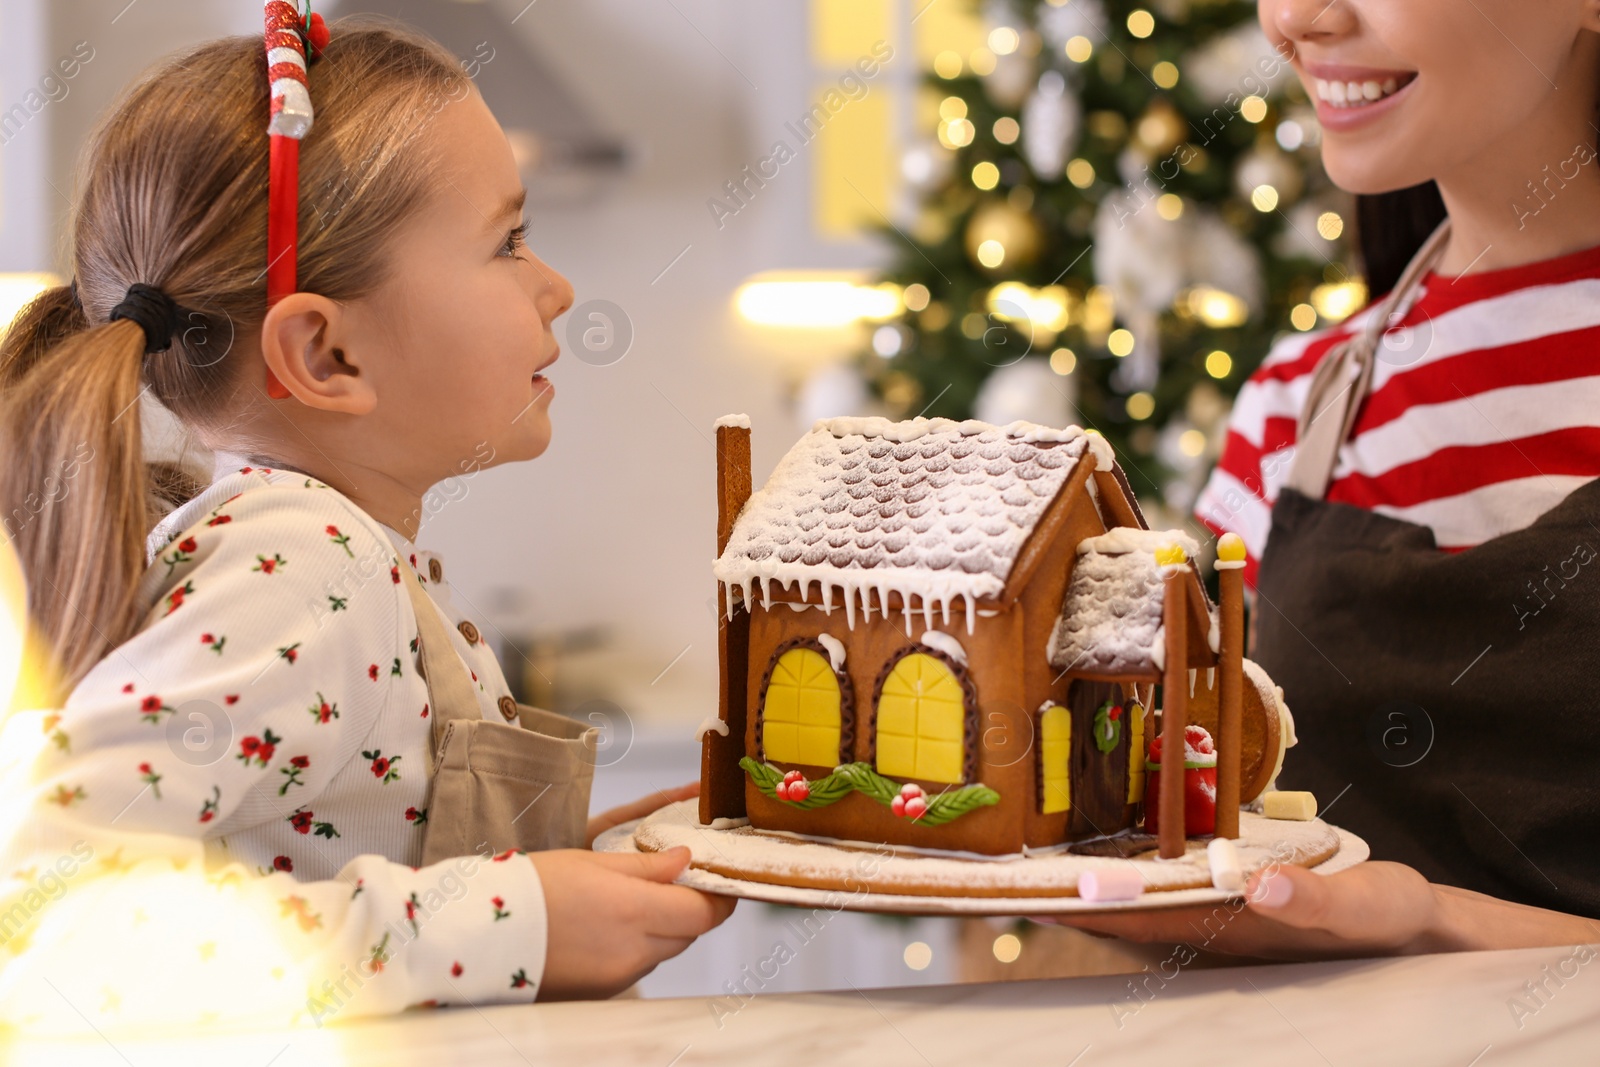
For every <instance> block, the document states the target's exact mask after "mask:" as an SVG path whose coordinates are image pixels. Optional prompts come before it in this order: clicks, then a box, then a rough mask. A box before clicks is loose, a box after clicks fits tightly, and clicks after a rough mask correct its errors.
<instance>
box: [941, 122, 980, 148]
mask: <svg viewBox="0 0 1600 1067" xmlns="http://www.w3.org/2000/svg"><path fill="white" fill-rule="evenodd" d="M976 133H977V128H976V127H974V126H973V125H972V123H971V122H970V121H968V120H967V119H951V120H950V121H949V122H941V123H939V143H940V144H942V145H944V146H945V147H946V148H965V147H967V145H969V144H971V143H972V138H973V136H974V135H975V134H976Z"/></svg>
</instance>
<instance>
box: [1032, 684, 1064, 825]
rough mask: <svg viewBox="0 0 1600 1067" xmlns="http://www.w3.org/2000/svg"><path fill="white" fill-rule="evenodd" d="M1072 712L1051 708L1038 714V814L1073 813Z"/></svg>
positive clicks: (1060, 708)
mask: <svg viewBox="0 0 1600 1067" xmlns="http://www.w3.org/2000/svg"><path fill="white" fill-rule="evenodd" d="M1071 760H1072V711H1071V710H1070V709H1068V708H1064V707H1062V706H1061V705H1060V704H1049V705H1047V706H1046V707H1045V708H1044V709H1043V710H1041V711H1040V712H1039V810H1040V811H1042V812H1044V814H1046V815H1052V814H1054V813H1056V812H1058V811H1071V810H1072V775H1071V772H1070V769H1069V768H1070V765H1071Z"/></svg>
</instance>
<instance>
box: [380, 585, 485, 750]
mask: <svg viewBox="0 0 1600 1067" xmlns="http://www.w3.org/2000/svg"><path fill="white" fill-rule="evenodd" d="M400 573H401V574H403V575H404V576H405V584H406V590H407V592H409V593H410V594H411V607H412V610H413V611H414V612H415V613H416V616H417V634H418V649H417V650H418V651H419V652H420V653H421V654H422V666H423V670H422V678H423V681H425V682H427V684H428V699H429V701H430V702H431V706H430V714H431V716H432V718H433V746H434V751H435V752H437V751H438V750H439V746H440V744H441V743H442V741H443V739H444V730H445V727H446V726H448V725H449V724H450V723H451V722H452V721H454V720H457V719H481V718H482V717H483V715H482V712H481V711H480V710H479V707H478V697H477V694H475V693H474V692H473V691H472V680H471V677H470V676H469V675H468V673H467V665H466V664H465V663H463V662H462V661H461V657H460V656H459V655H457V654H456V650H455V648H454V647H452V646H451V644H450V631H449V630H448V629H446V627H445V624H444V617H443V616H442V615H441V614H440V610H439V605H437V604H435V603H434V602H433V598H432V597H430V596H429V595H428V594H427V593H426V592H425V591H424V590H423V588H422V583H421V582H420V581H418V580H417V574H416V572H415V571H413V570H412V569H411V568H410V566H408V565H407V564H406V563H404V562H402V563H401V564H400Z"/></svg>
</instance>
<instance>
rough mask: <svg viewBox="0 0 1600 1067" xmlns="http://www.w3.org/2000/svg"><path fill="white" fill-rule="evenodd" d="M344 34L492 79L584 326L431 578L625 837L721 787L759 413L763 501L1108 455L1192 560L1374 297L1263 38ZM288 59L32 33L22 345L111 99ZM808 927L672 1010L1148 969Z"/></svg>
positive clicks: (538, 5)
mask: <svg viewBox="0 0 1600 1067" xmlns="http://www.w3.org/2000/svg"><path fill="white" fill-rule="evenodd" d="M317 9H318V10H320V11H322V12H323V14H324V15H325V17H328V18H330V19H336V18H337V17H338V16H339V15H341V14H347V13H350V12H354V11H373V12H381V13H385V14H388V15H391V16H393V17H396V18H400V19H403V20H405V21H407V22H410V23H412V24H414V25H415V26H417V27H418V28H420V29H422V30H424V31H426V32H428V33H431V34H432V35H434V36H436V37H437V38H439V39H440V40H441V41H442V42H444V43H445V44H446V45H448V46H449V47H450V48H451V49H452V50H454V51H455V52H457V53H458V54H459V55H460V56H461V57H462V59H463V62H464V65H465V66H466V69H467V70H468V72H469V73H470V74H471V76H473V77H474V78H475V80H476V81H477V84H478V85H479V87H480V88H481V90H482V92H483V94H484V97H485V99H486V100H487V101H488V103H489V105H490V107H491V108H492V109H493V110H494V111H495V112H496V114H497V116H498V117H499V119H500V121H501V124H502V126H504V127H505V129H506V131H507V134H508V136H509V138H510V140H511V142H512V146H513V149H514V151H515V152H516V154H517V156H518V159H519V161H520V162H521V164H522V165H523V168H524V172H525V173H524V177H525V179H526V181H527V184H528V187H529V189H530V192H531V198H530V207H529V213H528V216H529V221H530V223H531V227H530V233H529V237H528V240H529V242H530V244H531V245H532V247H533V248H534V249H535V250H536V252H537V253H538V254H539V255H540V256H541V257H542V258H543V259H545V260H546V261H548V262H550V263H551V264H553V265H554V266H555V267H557V268H558V269H560V270H561V271H563V272H564V273H565V274H566V275H567V276H568V277H569V278H570V279H571V280H572V282H573V285H574V287H575V289H576V293H577V299H576V303H575V305H574V308H573V310H572V312H571V313H569V315H568V316H567V318H566V319H565V323H564V326H563V325H562V324H558V332H559V333H560V335H561V337H562V340H563V355H562V359H561V361H560V362H559V363H558V364H557V365H556V366H555V367H554V368H553V369H552V371H551V376H552V377H553V378H554V379H555V380H556V382H557V383H558V385H559V389H560V393H559V396H558V397H557V399H556V401H555V403H554V406H553V407H552V409H551V413H552V417H553V420H554V422H555V425H556V433H555V438H554V442H553V444H552V445H551V447H550V449H549V451H548V452H547V453H546V454H545V455H544V456H543V457H542V458H540V459H539V460H537V461H535V462H533V463H527V464H519V465H513V466H506V467H500V468H496V469H492V470H488V471H484V472H480V473H477V474H474V475H471V476H468V477H465V478H463V479H461V481H460V483H459V484H458V485H455V486H453V487H451V491H450V492H449V493H448V494H441V495H443V496H446V497H448V502H447V503H446V504H444V505H443V506H442V507H441V508H439V510H438V511H437V512H436V513H433V514H432V515H430V516H429V517H428V519H427V521H426V522H425V523H424V525H423V528H422V533H421V535H420V537H419V542H420V543H421V544H423V545H424V546H425V547H429V548H432V549H434V550H436V551H439V552H440V553H442V554H443V555H444V556H445V558H446V559H447V561H448V563H449V568H448V574H449V578H450V581H451V583H452V590H453V595H454V596H455V597H457V598H458V599H459V602H461V603H462V604H463V606H466V607H468V610H470V611H472V612H473V613H474V615H475V617H476V618H478V619H480V620H483V621H484V622H485V623H486V625H485V627H484V629H485V632H486V633H487V634H488V635H489V637H490V639H491V640H492V641H493V642H494V643H495V646H496V648H497V650H498V652H499V654H500V656H501V658H502V663H503V665H504V668H505V672H506V675H507V677H508V679H510V680H511V683H512V685H513V687H514V688H517V689H519V690H520V692H521V695H522V696H523V698H524V699H525V700H527V701H529V702H531V703H535V704H539V705H541V706H546V707H551V708H554V709H557V710H559V711H562V712H564V713H567V714H570V715H574V716H577V717H580V718H585V719H588V720H590V721H592V722H594V723H596V724H597V725H600V726H602V727H603V728H604V730H605V740H604V745H603V750H602V753H601V757H600V758H601V764H602V766H601V769H600V771H599V774H598V778H597V782H596V789H595V805H596V808H597V809H598V808H601V807H605V806H610V805H612V804H615V803H620V802H622V801H625V800H629V799H632V798H634V797H637V796H640V795H642V794H644V793H647V792H650V791H652V790H654V789H657V788H661V787H666V786H671V785H675V784H677V783H680V782H684V781H687V780H690V779H692V778H694V777H696V776H697V775H698V768H699V746H698V745H697V744H696V743H695V742H694V740H693V737H692V734H693V731H694V727H695V725H696V724H697V723H698V722H699V721H700V720H701V719H702V718H704V717H705V716H707V715H713V714H715V712H716V707H715V701H716V692H717V686H716V671H717V662H716V641H715V628H716V605H717V596H716V588H715V584H714V582H713V580H712V578H711V571H710V564H711V561H712V557H713V554H714V550H715V499H714V492H713V490H714V487H715V482H714V473H715V463H714V451H713V446H712V424H713V421H714V420H715V419H716V418H717V417H718V416H720V415H723V414H726V413H732V412H744V413H747V414H748V415H749V416H750V419H751V423H752V426H753V449H754V465H755V477H756V482H757V484H758V485H759V484H760V482H761V481H762V480H763V479H764V478H765V476H766V474H767V473H768V472H769V471H770V470H771V468H772V466H773V465H774V464H775V463H776V461H777V460H778V458H779V457H780V456H781V455H782V454H783V452H784V451H785V450H786V449H787V448H788V447H789V446H790V445H791V444H792V443H793V442H794V440H795V439H796V438H797V437H798V436H799V435H800V434H801V433H803V432H804V431H805V430H806V429H807V428H808V427H809V426H810V424H811V423H812V421H813V420H815V419H816V418H819V417H824V416H831V415H842V414H880V413H881V414H888V415H892V416H895V417H912V416H915V415H919V414H926V415H930V416H932V415H945V416H950V417H955V418H964V417H969V416H977V417H980V418H984V419H987V420H989V421H994V422H1008V421H1011V420H1012V419H1016V418H1025V419H1029V420H1032V421H1036V422H1043V423H1048V424H1053V425H1064V424H1067V423H1072V422H1076V423H1079V424H1081V425H1084V426H1089V427H1094V428H1096V429H1099V430H1101V432H1103V433H1105V434H1106V435H1107V437H1109V438H1110V439H1111V440H1112V441H1113V443H1114V444H1115V445H1116V447H1117V449H1118V452H1119V456H1120V458H1121V460H1122V462H1123V464H1124V465H1125V466H1126V467H1127V469H1128V470H1129V473H1130V477H1131V478H1132V481H1133V485H1134V487H1135V489H1136V490H1137V491H1138V492H1139V495H1140V497H1141V501H1142V503H1143V505H1144V507H1145V510H1146V513H1147V514H1148V515H1150V517H1151V521H1152V524H1159V523H1163V522H1164V523H1167V524H1169V525H1170V524H1181V523H1184V522H1186V521H1189V520H1188V519H1187V514H1188V511H1189V509H1190V507H1191V506H1192V504H1193V501H1194V498H1195V494H1196V492H1197V490H1198V487H1199V485H1200V484H1201V482H1202V481H1203V478H1204V476H1205V473H1206V471H1207V470H1208V469H1209V466H1210V464H1211V463H1212V462H1213V461H1214V460H1215V457H1216V455H1217V452H1218V450H1219V449H1220V447H1221V444H1222V441H1223V436H1224V432H1225V430H1224V424H1225V420H1226V417H1227V414H1228V410H1229V405H1230V402H1231V398H1232V396H1233V394H1234V393H1235V392H1236V391H1237V389H1238V386H1239V384H1240V383H1241V382H1242V381H1243V380H1244V379H1245V378H1246V377H1247V376H1248V374H1249V372H1250V371H1251V370H1252V369H1253V368H1254V366H1255V365H1256V364H1257V363H1258V362H1259V361H1260V359H1261V358H1262V356H1263V355H1264V354H1265V353H1266V351H1267V349H1268V347H1269V346H1270V344H1271V342H1272V341H1273V339H1274V338H1275V337H1277V336H1278V335H1280V334H1282V333H1284V332H1286V331H1295V330H1301V331H1304V330H1310V329H1314V328H1318V327H1321V326H1325V325H1328V324H1330V323H1332V322H1336V321H1338V320H1339V319H1340V318H1342V317H1343V316H1345V315H1347V314H1349V313H1350V312H1351V311H1352V310H1354V309H1356V308H1358V307H1359V306H1360V305H1361V304H1362V303H1363V302H1364V301H1365V298H1366V291H1365V288H1364V286H1363V285H1362V283H1361V281H1360V279H1359V276H1358V275H1357V274H1356V273H1355V272H1354V270H1353V269H1352V268H1351V267H1349V266H1348V260H1349V254H1350V253H1349V245H1350V240H1349V237H1350V235H1349V234H1347V233H1346V228H1347V225H1346V223H1347V220H1348V219H1349V217H1350V208H1349V204H1348V203H1347V201H1346V199H1345V198H1344V196H1343V194H1342V193H1340V192H1339V191H1338V190H1336V189H1333V188H1332V187H1331V186H1330V185H1329V183H1328V181H1327V179H1326V177H1325V176H1324V175H1323V174H1322V172H1321V169H1320V167H1319V165H1318V163H1317V151H1316V149H1317V138H1318V132H1317V125H1316V120H1315V117H1314V112H1313V111H1312V109H1311V107H1310V105H1309V104H1308V102H1307V101H1306V100H1305V97H1304V94H1303V92H1302V91H1301V89H1300V86H1299V84H1298V82H1297V81H1296V80H1295V79H1294V77H1293V76H1292V73H1291V72H1290V71H1289V70H1288V68H1287V66H1286V65H1284V64H1282V63H1281V62H1278V61H1276V60H1275V58H1274V57H1273V55H1272V53H1271V51H1270V49H1269V48H1268V46H1267V43H1266V41H1265V38H1264V37H1263V36H1262V35H1261V33H1260V30H1259V28H1258V27H1257V25H1256V21H1255V19H1256V15H1255V5H1254V3H1251V2H1240V0H1149V2H1148V3H1145V4H1144V5H1143V6H1135V5H1133V4H1130V3H1112V2H1105V3H1101V2H1099V0H1015V2H1009V3H1008V2H987V3H977V2H975V0H583V2H579V0H533V2H528V0H472V2H466V0H407V2H387V3H386V2H370V3H363V2H346V3H337V4H335V3H329V4H326V5H318V8H317ZM260 32H261V6H260V4H259V3H258V2H257V0H132V2H129V0H105V2H101V0H49V2H46V0H5V3H4V6H3V8H0V44H3V47H4V49H5V54H6V56H7V62H6V63H5V64H4V65H0V322H4V321H9V319H10V317H11V315H12V314H13V313H14V311H15V309H16V308H17V307H20V305H21V304H22V303H23V302H25V301H26V300H27V299H28V298H29V297H30V296H31V295H32V293H33V292H35V291H36V290H37V289H38V288H39V287H40V286H41V285H43V284H47V283H51V282H52V281H53V279H55V278H60V277H63V276H65V273H66V270H67V269H68V268H67V266H66V263H65V254H64V253H65V228H66V221H67V220H66V209H67V206H68V199H67V197H68V194H69V192H70V190H71V186H72V172H73V164H74V159H75V156H76V153H77V151H78V148H79V146H80V145H81V143H82V142H83V139H84V137H85V135H86V133H87V132H88V130H89V129H90V127H91V125H92V124H93V123H94V121H95V120H96V117H97V116H98V115H99V113H100V112H101V111H102V110H103V109H104V108H105V107H106V105H107V104H108V102H109V101H110V100H111V98H112V96H113V94H114V93H115V92H116V91H117V90H118V89H119V88H120V87H122V86H123V85H125V84H126V83H127V82H128V81H129V80H130V79H131V78H132V77H133V76H134V75H135V74H136V73H137V72H138V71H139V70H140V69H141V68H142V67H144V66H145V65H146V64H147V63H149V62H150V61H151V60H153V59H154V58H156V57H157V56H159V55H161V54H162V53H165V52H168V51H170V50H173V49H176V48H179V47H181V46H183V45H184V44H186V43H189V42H192V41H198V40H202V39H205V38H210V37H214V36H219V35H224V34H230V33H244V34H255V35H259V34H260ZM334 32H335V33H337V32H338V31H337V24H336V23H335V26H334ZM63 57H77V59H78V62H77V63H76V64H73V65H71V69H74V73H73V74H72V75H71V76H70V77H67V76H65V75H64V71H65V69H68V68H63V67H61V66H59V65H58V63H57V61H58V60H59V59H61V58H63ZM313 77H314V76H313ZM264 122H265V116H263V123H264ZM264 150H265V141H264V139H263V151H264ZM145 417H146V420H147V425H148V426H149V427H150V430H151V435H152V436H151V440H152V441H153V442H154V444H155V446H156V447H159V448H162V449H164V450H167V451H169V452H171V453H172V454H173V455H176V456H182V457H185V458H187V459H188V460H189V461H190V462H194V463H198V464H199V465H200V466H201V468H202V469H203V470H206V471H209V459H208V458H206V457H202V456H196V455H195V454H194V453H193V451H192V450H190V451H188V452H187V453H186V452H185V443H184V442H183V440H182V439H181V437H177V436H174V435H172V434H171V433H170V426H169V425H168V424H167V423H166V421H165V420H164V419H163V417H162V413H161V412H160V411H159V410H149V411H146V413H145ZM1196 530H1197V532H1199V533H1202V534H1203V531H1200V530H1199V528H1198V527H1196ZM801 917H803V914H802V913H795V912H790V911H788V910H786V909H782V908H777V907H772V906H766V905H759V904H751V903H748V902H747V903H745V904H744V905H743V906H741V908H740V909H739V911H738V912H737V913H736V915H735V917H734V918H733V919H732V920H731V921H730V922H729V923H728V924H727V925H726V926H725V927H723V928H722V929H720V930H718V931H717V932H715V933H714V934H712V935H711V936H709V937H707V938H705V939H704V940H702V941H701V942H700V943H699V944H697V945H696V946H694V947H693V948H692V949H691V950H690V951H689V952H687V953H685V954H684V955H683V956H682V957H680V958H678V959H676V960H673V961H671V962H669V963H668V964H666V965H664V966H663V967H661V968H660V969H659V970H658V971H657V972H656V973H655V974H653V975H651V976H650V977H649V978H648V979H646V980H645V982H644V983H643V989H644V992H645V993H646V995H650V996H664V995H689V994H699V995H719V994H721V995H726V994H728V993H729V991H730V988H732V987H735V986H737V987H738V988H739V989H741V990H743V992H744V993H748V992H751V991H754V990H755V988H756V986H755V985H753V984H751V983H750V982H749V981H748V978H747V975H748V973H750V972H747V971H745V970H744V968H746V967H747V966H748V967H749V968H750V971H752V972H753V971H755V970H756V969H757V965H758V964H759V963H760V961H762V960H764V959H766V958H768V957H769V956H771V954H772V952H773V946H774V943H775V942H776V941H778V940H784V941H786V942H787V943H788V944H789V945H790V947H791V948H794V949H799V951H797V952H796V955H795V959H794V960H793V962H791V963H789V964H787V965H786V966H785V967H783V968H782V969H781V971H780V972H779V973H778V974H777V976H776V977H775V978H771V979H763V980H762V981H761V983H760V988H761V989H763V990H766V991H777V990H784V991H793V990H802V989H814V988H841V987H846V986H848V985H850V984H854V985H856V986H861V987H867V986H874V985H890V984H908V983H915V982H935V981H955V980H981V979H991V978H1003V977H1022V976H1038V975H1046V974H1051V973H1057V972H1059V971H1062V970H1076V971H1080V972H1081V971H1092V970H1102V971H1123V970H1125V971H1136V970H1138V969H1139V968H1140V967H1142V966H1144V965H1145V963H1146V961H1147V958H1148V957H1146V956H1142V955H1140V954H1139V953H1137V952H1135V951H1132V950H1130V949H1125V948H1123V947H1121V946H1119V945H1118V944H1116V943H1112V942H1103V941H1098V940H1091V939H1088V938H1086V937H1083V936H1081V935H1076V934H1073V933H1072V932H1070V931H1064V930H1059V929H1051V928H1046V927H1040V926H1037V925H1034V924H1027V923H1015V922H1009V921H994V922H986V921H969V922H958V921H954V920H936V919H896V918H884V917H871V916H864V915H856V914H844V915H839V916H834V917H831V918H829V920H828V921H827V922H826V924H825V926H824V927H823V929H822V932H821V933H820V934H819V935H817V936H815V937H814V938H812V939H809V940H807V941H806V943H805V947H804V948H803V949H800V945H799V941H800V938H799V936H798V934H797V926H798V919H799V918H801ZM812 925H813V926H815V920H813V924H812ZM741 995H742V994H741Z"/></svg>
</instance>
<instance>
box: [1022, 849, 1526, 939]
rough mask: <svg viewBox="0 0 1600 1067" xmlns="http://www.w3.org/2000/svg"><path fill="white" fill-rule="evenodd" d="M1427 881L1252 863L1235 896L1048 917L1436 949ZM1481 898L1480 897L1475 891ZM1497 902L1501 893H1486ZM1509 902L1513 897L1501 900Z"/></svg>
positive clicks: (1120, 928) (1127, 932)
mask: <svg viewBox="0 0 1600 1067" xmlns="http://www.w3.org/2000/svg"><path fill="white" fill-rule="evenodd" d="M1435 889H1436V887H1435V886H1434V885H1432V884H1431V883H1430V882H1429V881H1428V880H1427V879H1426V878H1424V877H1423V876H1422V875H1421V874H1419V873H1418V872H1417V871H1415V870H1413V869H1412V868H1410V867H1407V866H1405V865H1404V864H1400V863H1388V862H1383V861H1369V862H1367V863H1361V864H1357V865H1356V866H1354V867H1352V868H1350V869H1349V870H1345V871H1340V872H1338V873H1337V874H1329V875H1322V874H1315V873H1313V872H1311V871H1309V870H1306V869H1305V868H1304V867H1294V866H1288V865H1283V866H1279V865H1274V866H1271V867H1268V868H1266V869H1265V870H1262V871H1259V872H1257V874H1256V875H1255V877H1253V878H1252V879H1251V880H1250V882H1249V884H1248V885H1247V886H1246V887H1245V900H1244V902H1243V903H1242V906H1241V902H1238V901H1235V902H1233V903H1231V904H1206V905H1198V906H1190V907H1179V908H1165V909H1161V910H1155V911H1129V912H1122V913H1108V914H1100V915H1083V916H1074V915H1070V914H1068V915H1059V916H1053V917H1051V918H1050V919H1048V920H1044V921H1048V922H1053V923H1057V924H1059V925H1061V926H1073V927H1077V928H1078V929H1080V930H1087V931H1089V932H1090V933H1099V934H1105V935H1111V936H1115V937H1122V938H1126V939H1128V940H1130V941H1163V942H1166V941H1170V942H1180V941H1181V942H1186V943H1188V944H1189V945H1192V946H1194V947H1195V948H1203V949H1206V950H1208V951H1212V952H1222V953H1228V954H1231V955H1240V956H1255V957H1260V958H1264V959H1318V958H1337V957H1341V956H1379V955H1399V954H1404V953H1413V952H1442V951H1447V950H1449V949H1455V948H1466V947H1469V946H1467V945H1464V944H1456V943H1452V942H1453V940H1454V939H1453V938H1452V937H1451V936H1449V935H1448V934H1447V933H1446V932H1445V930H1446V922H1445V909H1444V908H1443V907H1442V905H1441V899H1440V896H1439V894H1438V893H1436V892H1435ZM1484 899H1486V900H1487V899H1490V898H1484ZM1496 903H1503V902H1498V901H1497V902H1496ZM1507 906H1515V905H1507Z"/></svg>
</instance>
